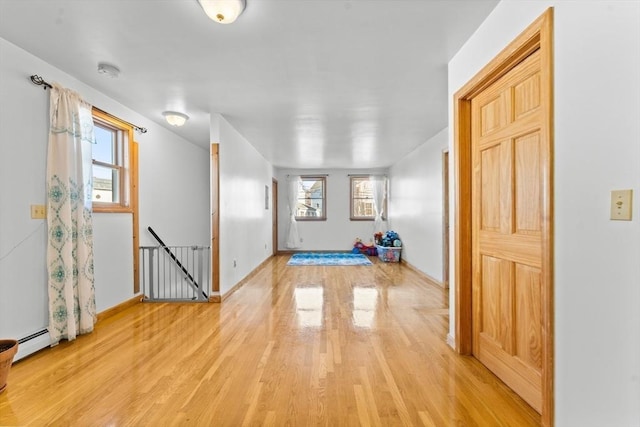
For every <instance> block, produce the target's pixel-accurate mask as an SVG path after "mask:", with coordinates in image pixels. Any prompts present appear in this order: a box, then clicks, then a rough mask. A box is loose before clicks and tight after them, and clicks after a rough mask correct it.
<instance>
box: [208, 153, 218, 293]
mask: <svg viewBox="0 0 640 427" xmlns="http://www.w3.org/2000/svg"><path fill="white" fill-rule="evenodd" d="M219 146H220V144H217V143H212V144H211V165H210V168H211V169H210V170H211V177H210V180H211V189H210V191H209V193H210V194H211V295H212V297H211V298H209V300H210V301H213V302H220V153H219V149H220V148H219Z"/></svg>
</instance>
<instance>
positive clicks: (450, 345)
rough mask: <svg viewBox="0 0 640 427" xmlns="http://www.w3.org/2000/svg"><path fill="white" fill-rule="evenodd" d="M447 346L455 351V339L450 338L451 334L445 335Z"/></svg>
mask: <svg viewBox="0 0 640 427" xmlns="http://www.w3.org/2000/svg"><path fill="white" fill-rule="evenodd" d="M447 344H449V347H451V348H452V349H454V350H455V349H456V339H455V338H454V337H453V336H451V334H447Z"/></svg>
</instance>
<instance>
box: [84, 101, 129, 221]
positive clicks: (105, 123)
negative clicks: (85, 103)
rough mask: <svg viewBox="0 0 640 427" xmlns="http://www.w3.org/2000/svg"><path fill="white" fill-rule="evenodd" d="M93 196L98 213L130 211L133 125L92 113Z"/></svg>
mask: <svg viewBox="0 0 640 427" xmlns="http://www.w3.org/2000/svg"><path fill="white" fill-rule="evenodd" d="M93 124H94V134H95V144H94V146H93V147H92V148H93V150H92V151H93V193H92V197H91V200H92V202H93V210H94V211H96V212H123V211H124V212H128V211H131V203H130V198H131V170H130V163H131V149H132V144H133V128H132V127H131V125H129V124H127V123H124V122H121V121H120V120H118V119H116V118H114V117H112V116H109V115H108V114H105V113H103V112H102V111H99V110H96V109H94V110H93Z"/></svg>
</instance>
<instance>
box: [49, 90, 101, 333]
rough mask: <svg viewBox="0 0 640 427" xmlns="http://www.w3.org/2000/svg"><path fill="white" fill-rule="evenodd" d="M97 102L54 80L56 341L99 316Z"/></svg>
mask: <svg viewBox="0 0 640 427" xmlns="http://www.w3.org/2000/svg"><path fill="white" fill-rule="evenodd" d="M93 140H94V134H93V118H92V115H91V105H89V104H88V103H86V102H85V101H83V100H82V99H81V98H80V96H79V95H78V94H77V93H75V92H73V91H71V90H69V89H64V88H62V87H60V86H59V85H56V84H54V85H53V88H52V89H51V99H50V129H49V147H48V153H47V225H48V241H47V273H48V290H49V334H50V336H51V345H55V344H57V343H58V342H59V341H60V340H61V339H68V340H73V339H75V338H76V336H77V335H79V334H84V333H88V332H91V331H92V330H93V326H94V324H95V322H96V303H95V287H94V278H93V224H92V215H91V176H92V173H91V172H92V171H91V167H92V162H91V146H92V143H93Z"/></svg>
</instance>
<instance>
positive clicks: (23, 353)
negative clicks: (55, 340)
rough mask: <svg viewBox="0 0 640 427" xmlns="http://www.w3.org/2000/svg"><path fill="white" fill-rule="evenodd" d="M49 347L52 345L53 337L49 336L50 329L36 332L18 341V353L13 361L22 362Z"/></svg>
mask: <svg viewBox="0 0 640 427" xmlns="http://www.w3.org/2000/svg"><path fill="white" fill-rule="evenodd" d="M49 345H51V337H50V336H49V330H48V329H42V330H40V331H38V332H34V333H33V334H31V335H27V336H26V337H24V338H20V339H19V340H18V353H17V354H16V356H15V357H14V358H13V360H14V361H17V360H20V359H22V358H24V357H27V356H29V355H30V354H33V353H35V352H36V351H38V350H42V349H43V348H45V347H49Z"/></svg>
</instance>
